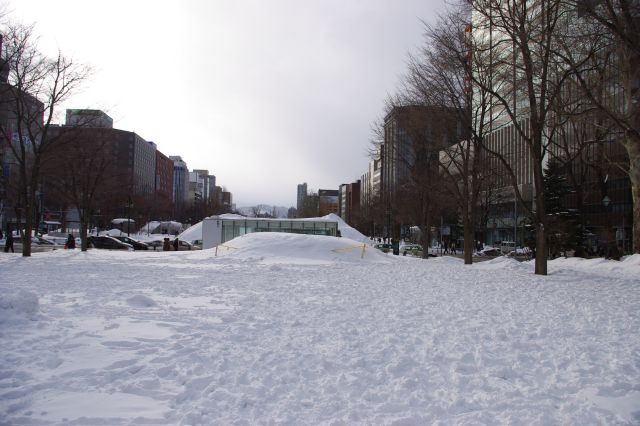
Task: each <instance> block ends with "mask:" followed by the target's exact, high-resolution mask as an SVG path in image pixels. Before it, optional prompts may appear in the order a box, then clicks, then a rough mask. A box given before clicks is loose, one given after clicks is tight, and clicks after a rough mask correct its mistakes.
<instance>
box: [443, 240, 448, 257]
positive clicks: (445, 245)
mask: <svg viewBox="0 0 640 426" xmlns="http://www.w3.org/2000/svg"><path fill="white" fill-rule="evenodd" d="M444 254H449V243H448V242H447V241H445V242H444Z"/></svg>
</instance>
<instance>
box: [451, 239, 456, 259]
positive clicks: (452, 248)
mask: <svg viewBox="0 0 640 426" xmlns="http://www.w3.org/2000/svg"><path fill="white" fill-rule="evenodd" d="M451 254H453V255H454V256H455V255H456V243H455V242H453V241H451Z"/></svg>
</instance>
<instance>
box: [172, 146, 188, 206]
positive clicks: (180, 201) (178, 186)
mask: <svg viewBox="0 0 640 426" xmlns="http://www.w3.org/2000/svg"><path fill="white" fill-rule="evenodd" d="M169 159H170V160H172V161H173V191H172V200H173V205H174V217H175V218H180V217H182V215H183V214H184V212H185V209H186V204H187V199H188V194H189V168H188V167H187V163H185V162H184V160H183V159H182V157H180V156H179V155H172V156H169Z"/></svg>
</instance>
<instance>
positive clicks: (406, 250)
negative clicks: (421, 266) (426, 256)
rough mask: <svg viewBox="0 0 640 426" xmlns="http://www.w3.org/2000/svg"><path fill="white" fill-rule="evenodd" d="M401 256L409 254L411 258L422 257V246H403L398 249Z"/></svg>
mask: <svg viewBox="0 0 640 426" xmlns="http://www.w3.org/2000/svg"><path fill="white" fill-rule="evenodd" d="M400 251H401V252H402V255H403V256H406V255H407V254H410V255H412V256H422V246H421V245H420V244H405V245H403V246H402V247H400Z"/></svg>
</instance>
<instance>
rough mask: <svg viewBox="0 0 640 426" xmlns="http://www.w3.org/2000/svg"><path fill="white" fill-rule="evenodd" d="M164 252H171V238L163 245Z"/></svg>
mask: <svg viewBox="0 0 640 426" xmlns="http://www.w3.org/2000/svg"><path fill="white" fill-rule="evenodd" d="M162 251H171V242H170V241H169V238H165V239H164V242H163V243H162Z"/></svg>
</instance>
